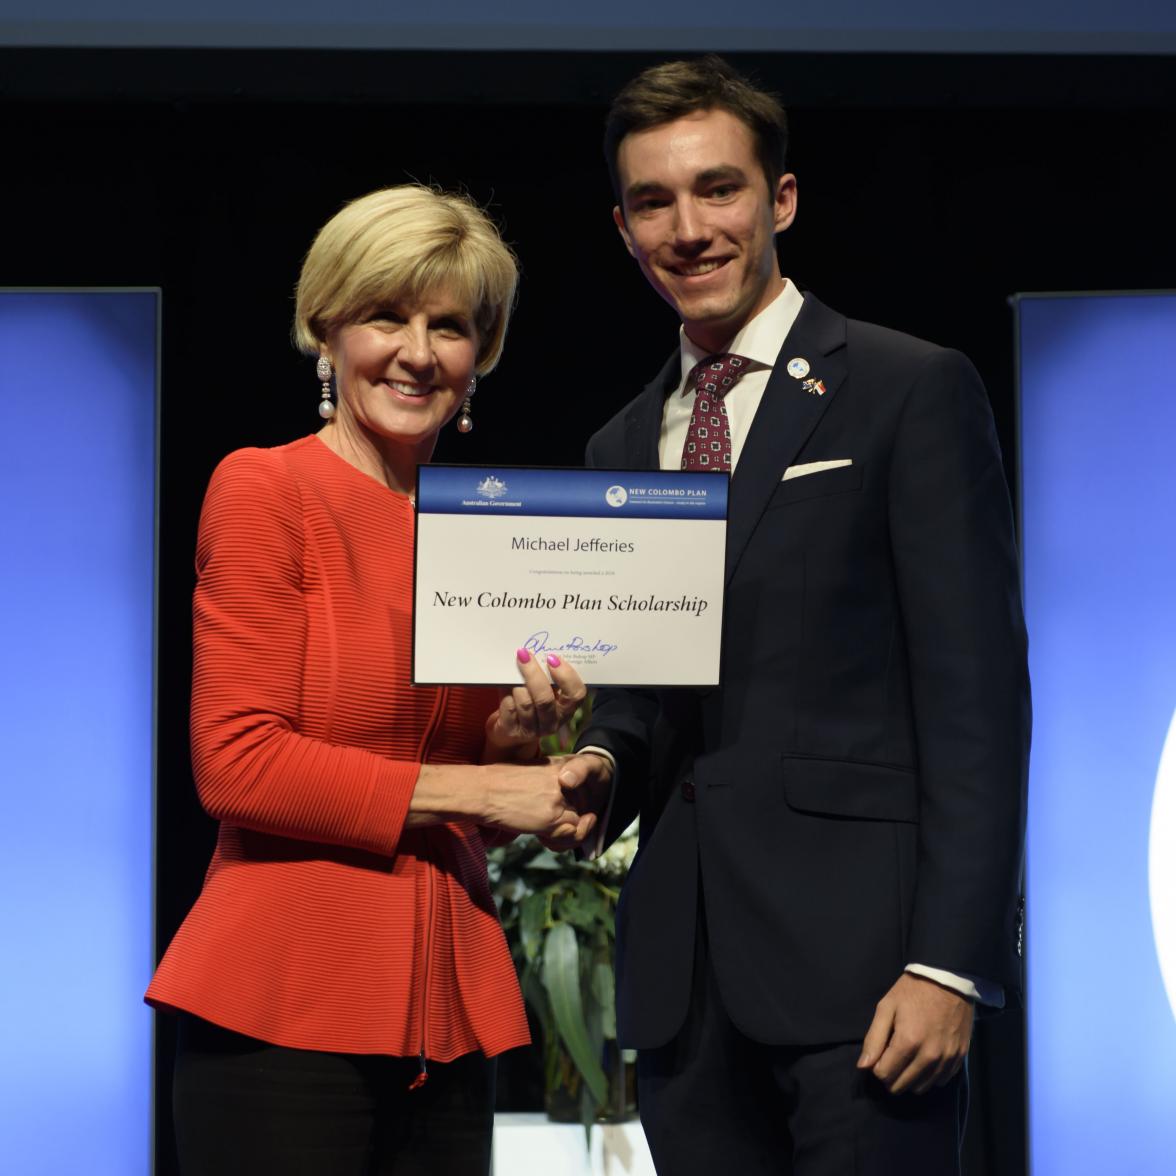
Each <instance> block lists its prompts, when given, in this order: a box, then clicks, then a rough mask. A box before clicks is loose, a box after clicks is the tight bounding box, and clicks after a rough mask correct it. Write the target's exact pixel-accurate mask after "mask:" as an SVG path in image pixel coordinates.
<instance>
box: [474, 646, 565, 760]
mask: <svg viewBox="0 0 1176 1176" xmlns="http://www.w3.org/2000/svg"><path fill="white" fill-rule="evenodd" d="M515 659H516V664H517V666H518V669H519V673H520V674H521V675H522V678H523V685H522V686H516V687H514V689H513V690H509V691H506V692H504V693H503V696H502V699H501V701H500V702H499V705H498V709H497V710H496V711H495V712H494V713H493V714H492V715H491V716H490V717H489V718H488V719H487V720H486V749H485V756H484V758H485V759H486V760H487V761H490V762H496V761H501V760H504V759H514V760H523V759H533V758H534V757H535V756H537V755H538V754H539V740H540V739H541V738H542V737H543V736H544V735H552V734H554V733H555V732H556V731H558V730H559V728H560V727H561V726H562V725H563V724H564V723H565V722H567V720H568V719H570V718H571V717H572V715H573V714H574V713H575V711H576V707H578V706H579V705H580V703H582V702H583V701H584V699H585V697H586V696H587V694H588V688H587V687H586V686H585V685H584V682H583V679H581V677H580V675H579V674H578V673H577V672H576V671H575V670H574V669H573V668H572V667H571V666H569V665H567V664H566V663H565V662H564V661H563V660H562V659H561V658H559V657H558V656H556V655H555V654H554V653H549V654H547V655H546V657H545V659H544V660H545V661H546V663H547V667H548V671H549V672H550V674H551V677H550V678H548V676H547V674H546V673H544V671H543V667H542V666H540V665H539V662H538V660H537V659H536V658H535V657H533V656H532V655H531V654H530V653H529V652H528V651H527V650H525V649H520V650H519V651H518V653H517V654H516V655H515Z"/></svg>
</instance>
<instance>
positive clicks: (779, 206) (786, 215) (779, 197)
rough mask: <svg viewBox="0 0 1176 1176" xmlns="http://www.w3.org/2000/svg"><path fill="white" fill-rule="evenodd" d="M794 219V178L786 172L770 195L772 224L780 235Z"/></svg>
mask: <svg viewBox="0 0 1176 1176" xmlns="http://www.w3.org/2000/svg"><path fill="white" fill-rule="evenodd" d="M795 219H796V177H795V176H794V175H793V174H792V173H791V172H787V173H786V174H785V175H782V176H781V177H780V178H779V179H778V180H777V181H776V190H775V191H774V192H773V193H772V224H773V226H774V228H775V231H776V232H777V233H782V232H783V231H784V230H785V229H786V228H788V226H789V225H790V224H792V222H793V221H794V220H795Z"/></svg>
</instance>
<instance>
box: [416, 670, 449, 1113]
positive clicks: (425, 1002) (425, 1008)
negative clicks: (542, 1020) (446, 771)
mask: <svg viewBox="0 0 1176 1176" xmlns="http://www.w3.org/2000/svg"><path fill="white" fill-rule="evenodd" d="M447 693H448V689H447V687H445V686H442V687H441V689H440V690H438V691H437V699H436V701H435V702H434V703H433V713H432V714H431V715H430V716H429V725H428V726H427V727H426V728H425V734H424V738H422V739H421V745H420V750H419V752H418V754H417V758H418V759H419V760H420V762H421V763H422V764H424V762H425V757H426V756H427V755H428V754H429V746H430V744H431V743H432V742H433V736H434V735H436V733H437V728H438V727H440V725H441V715H442V713H443V712H444V710H445V699H446V696H447ZM421 836H422V837H423V838H424V840H425V842H426V844H428V842H429V831H428V829H422V830H421ZM430 848H431V847H430ZM424 862H425V931H424V937H423V938H424V944H423V947H422V949H421V951H422V954H423V955H424V958H425V978H424V983H423V984H422V985H421V1048H420V1051H419V1053H418V1055H417V1062H418V1065H419V1069H418V1070H417V1075H416V1077H415V1078H414V1079H413V1080H412V1081H411V1082H410V1083H409V1084H408V1089H409V1090H420V1088H421V1087H422V1086H424V1084H425V1083H426V1082H428V1080H429V1066H428V1062H427V1061H426V1060H425V1046H426V1045H427V1044H428V1042H427V1032H428V1025H429V978H430V976H429V974H430V972H431V971H432V968H431V964H432V962H433V902H434V882H433V863H432V861H431V860H430V859H429V858H427V857H426V858H425V859H424Z"/></svg>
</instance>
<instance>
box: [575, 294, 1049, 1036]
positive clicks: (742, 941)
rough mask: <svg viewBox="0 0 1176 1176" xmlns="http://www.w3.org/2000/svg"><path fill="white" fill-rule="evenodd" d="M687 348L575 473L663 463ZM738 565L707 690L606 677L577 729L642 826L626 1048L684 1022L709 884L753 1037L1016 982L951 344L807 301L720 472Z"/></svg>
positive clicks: (1018, 779) (1003, 508) (633, 885)
mask: <svg viewBox="0 0 1176 1176" xmlns="http://www.w3.org/2000/svg"><path fill="white" fill-rule="evenodd" d="M793 356H802V357H804V358H806V359H807V360H808V361H809V363H810V365H811V371H810V373H809V376H810V377H811V378H814V379H820V380H822V381H823V382H824V386H825V392H824V394H823V395H817V394H815V393H812V392H808V391H805V389H804V388H803V386H802V382H801V381H800V380H799V379H794V378H792V377H791V376H789V375H788V373H787V371H786V369H785V365H786V363H787V361H788V359H789V358H791V357H793ZM678 363H679V361H678V356H677V355H676V354H675V355H674V356H673V357H672V358H671V360H670V362H669V363H667V364H666V366H665V368H664V369H663V370H662V372H661V374H660V375H659V376H658V378H657V379H656V380H654V382H653V383H652V384H650V385H649V386H648V387H647V388H646V389H645V390H644V392H642V393H641V395H640V396H638V397H637V398H636V399H635V400H633V401H632V402H631V403H630V404H629V405H628V406H627V407H626V408H625V409H624V410H622V411H621V412H620V413H619V414H617V416H615V417H614V418H613V419H612V420H611V421H609V422H608V424H606V425H605V426H604V427H603V428H602V429H601V430H600V431H599V432H598V433H597V434H596V435H595V436H594V437H593V438H592V439H591V441H590V442H589V445H588V463H589V464H590V465H594V466H601V467H617V468H627V469H648V468H656V467H657V464H658V458H657V441H658V434H659V430H660V427H661V417H662V406H663V402H664V399H665V397H666V395H667V394H668V393H669V392H670V391H671V390H672V389H673V388H674V387H675V386H676V384H677V381H678V376H679V366H678ZM845 458H849V459H851V460H852V463H853V464H852V465H850V466H846V467H842V468H839V469H831V470H826V471H823V472H819V473H814V474H810V475H807V476H803V477H796V478H793V479H790V480H787V481H783V480H782V478H783V475H784V471H785V470H786V469H787V468H788V467H789V466H792V465H797V464H801V463H808V462H817V461H828V460H836V459H845ZM726 571H727V581H726V598H725V603H724V618H723V664H722V685H721V688H719V689H717V690H710V691H698V690H663V691H644V692H642V691H631V690H602V691H601V692H600V693H599V694H598V696H597V701H596V708H595V711H594V714H593V718H592V722H591V724H590V726H589V729H588V730H587V731H586V732H585V733H584V734H583V736H582V738H581V744H586V743H594V744H599V745H603V746H605V747H608V748H609V749H610V750H611V751H612V752H613V753H614V754H615V755H616V757H617V760H618V764H619V772H618V785H617V793H616V797H615V800H614V811H613V816H612V820H611V821H610V831H609V836H610V838H611V837H612V836H615V835H616V833H617V832H619V830H620V829H622V828H624V826H625V825H626V824H627V823H628V822H629V821H630V820H631V819H632V817H633V815H634V814H635V813H636V812H637V811H638V810H640V812H641V817H642V827H641V848H640V851H639V854H638V856H637V858H636V860H635V862H634V865H633V868H632V870H631V872H630V875H629V878H628V881H627V883H626V885H625V888H624V893H623V895H622V898H621V903H620V907H619V910H618V914H617V945H618V953H617V954H618V961H617V1001H618V1020H619V1027H620V1037H621V1040H622V1042H623V1044H626V1045H633V1046H638V1047H642V1048H648V1047H654V1046H657V1045H660V1044H662V1043H664V1042H665V1041H667V1040H669V1038H670V1037H672V1035H673V1034H674V1033H675V1032H676V1031H677V1029H678V1028H679V1027H680V1025H681V1024H682V1021H683V1019H684V1017H685V1013H686V1008H687V1001H688V998H689V991H690V976H691V964H692V953H693V944H694V934H695V926H696V914H697V902H698V889H697V888H698V886H699V885H700V884H701V887H702V891H703V898H704V901H705V913H706V926H707V932H708V935H709V940H710V947H711V958H712V960H713V964H714V968H715V971H716V974H717V977H718V981H719V985H720V989H721V992H722V995H723V998H724V1003H725V1005H726V1008H727V1010H728V1012H729V1014H730V1015H731V1016H732V1018H733V1019H734V1020H735V1022H736V1023H737V1024H738V1025H739V1026H740V1028H742V1029H743V1030H744V1032H746V1033H747V1034H748V1035H749V1036H751V1037H752V1038H754V1039H756V1040H759V1041H763V1042H769V1043H776V1044H816V1043H824V1042H834V1041H848V1040H854V1039H858V1038H860V1037H861V1036H862V1035H863V1034H864V1033H865V1030H866V1028H867V1026H868V1025H869V1023H870V1019H871V1017H872V1015H873V1006H874V1004H875V1003H876V1002H877V1000H878V999H879V998H880V997H881V996H882V995H883V994H884V993H885V992H886V990H887V989H888V988H889V987H890V986H891V985H892V984H893V983H894V981H895V980H896V979H897V978H898V976H899V974H900V973H901V971H902V969H903V967H904V965H905V964H907V963H910V962H919V963H922V964H927V965H931V966H933V967H941V968H946V969H948V970H951V971H954V972H962V973H969V974H972V975H976V976H980V977H984V978H986V979H990V980H993V981H995V982H998V983H1000V984H1003V985H1004V986H1005V988H1006V990H1015V989H1016V988H1017V987H1018V986H1019V976H1020V965H1019V959H1018V955H1017V950H1016V941H1017V918H1018V915H1017V896H1018V888H1019V878H1020V872H1021V855H1022V838H1023V828H1024V811H1025V780H1026V766H1027V759H1028V743H1029V691H1028V675H1027V669H1026V640H1025V631H1024V623H1023V620H1022V611H1021V599H1020V588H1019V572H1018V563H1017V555H1016V550H1015V545H1014V537H1013V523H1012V513H1011V510H1010V506H1009V496H1008V491H1007V488H1006V485H1005V479H1004V473H1003V469H1002V465H1001V458H1000V452H999V448H998V445H997V441H996V436H995V431H994V428H993V423H992V417H991V411H990V408H989V404H988V400H987V397H986V395H985V392H984V388H983V386H982V384H981V382H980V379H979V377H978V375H977V374H976V372H975V370H974V369H973V367H972V366H971V365H970V364H969V362H968V361H967V359H966V358H965V357H964V356H962V355H961V354H959V353H958V352H954V351H948V350H944V349H942V348H939V347H936V346H933V345H932V344H929V343H925V342H923V341H921V340H918V339H913V338H911V337H909V336H906V335H901V334H898V333H896V332H893V331H888V330H885V329H883V328H881V327H877V326H872V325H870V324H868V323H860V322H854V321H852V320H847V319H845V318H844V317H842V316H841V315H839V314H836V313H835V312H833V311H831V310H829V309H828V308H827V307H825V306H823V305H821V303H819V302H818V301H817V300H816V299H814V298H813V297H812V296H811V295H806V297H805V302H804V307H803V309H802V310H801V312H800V315H799V317H798V319H797V321H796V323H795V325H794V326H793V328H792V331H791V333H790V334H789V336H788V339H787V340H786V342H785V344H784V348H783V350H782V351H781V353H780V357H779V360H778V362H777V364H776V366H775V368H774V371H773V373H772V375H771V378H770V380H769V382H768V385H767V388H766V390H765V392H764V396H763V400H762V402H761V404H760V408H759V410H758V413H757V415H756V417H755V420H754V423H753V425H752V428H751V432H750V434H749V436H748V439H747V442H746V445H745V447H744V449H743V452H742V454H741V456H740V459H739V463H738V466H737V468H736V472H735V474H734V476H733V478H732V482H731V493H730V513H729V523H728V534H727V568H726Z"/></svg>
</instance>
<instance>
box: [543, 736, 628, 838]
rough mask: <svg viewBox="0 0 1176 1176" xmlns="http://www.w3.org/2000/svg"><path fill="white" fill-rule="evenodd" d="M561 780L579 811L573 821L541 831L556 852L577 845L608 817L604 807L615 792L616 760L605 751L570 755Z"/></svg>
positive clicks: (560, 775) (562, 771) (561, 785)
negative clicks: (547, 832)
mask: <svg viewBox="0 0 1176 1176" xmlns="http://www.w3.org/2000/svg"><path fill="white" fill-rule="evenodd" d="M559 783H560V787H561V788H562V789H563V793H564V797H565V799H566V801H567V804H568V807H569V808H571V809H574V810H575V811H576V812H577V813H578V814H579V819H578V820H577V822H576V824H575V825H574V826H573V825H572V824H571V823H570V822H569V823H567V824H565V825H563V826H561V827H560V828H557V829H553V830H552V832H551V833H550V834H547V835H540V838H539V840H540V841H542V842H543V844H544V845H546V846H547V848H548V849H550V850H552V851H554V852H555V853H560V852H561V851H563V850H565V849H574V848H575V847H576V846H577V845H580V844H581V843H582V842H583V841H584V840H585V838H587V837H588V836H589V835H590V834H591V833H592V831H593V830H594V829H595V828H596V826H597V825H598V824H599V823H600V822H601V821H602V820H604V810H605V809H606V808H607V807H608V800H609V797H610V796H611V794H612V764H610V763H609V761H608V760H607V759H605V758H604V756H602V755H595V754H594V753H592V752H590V751H585V752H581V753H580V754H579V755H572V756H568V758H567V759H566V760H564V761H563V765H562V766H561V768H560V772H559Z"/></svg>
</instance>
